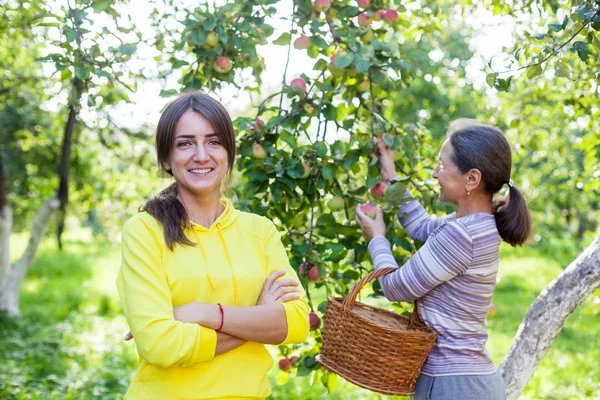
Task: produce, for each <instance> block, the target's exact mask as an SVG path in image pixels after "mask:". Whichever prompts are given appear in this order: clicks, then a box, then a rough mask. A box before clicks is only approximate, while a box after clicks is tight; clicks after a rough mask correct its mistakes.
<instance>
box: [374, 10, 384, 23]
mask: <svg viewBox="0 0 600 400" xmlns="http://www.w3.org/2000/svg"><path fill="white" fill-rule="evenodd" d="M384 15H385V10H377V12H376V13H375V16H374V17H373V19H374V20H375V21H381V20H382V19H383V16H384Z"/></svg>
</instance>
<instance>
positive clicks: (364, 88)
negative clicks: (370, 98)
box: [356, 78, 371, 92]
mask: <svg viewBox="0 0 600 400" xmlns="http://www.w3.org/2000/svg"><path fill="white" fill-rule="evenodd" d="M370 87H371V82H370V81H369V78H365V79H363V81H362V82H361V83H359V84H358V85H357V86H356V88H357V89H358V90H360V91H361V92H366V91H367V90H369V88H370Z"/></svg>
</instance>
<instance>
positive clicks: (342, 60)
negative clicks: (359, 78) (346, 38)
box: [335, 54, 354, 69]
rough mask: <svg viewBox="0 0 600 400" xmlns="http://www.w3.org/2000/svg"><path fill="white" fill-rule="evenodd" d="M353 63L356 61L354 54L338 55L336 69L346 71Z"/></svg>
mask: <svg viewBox="0 0 600 400" xmlns="http://www.w3.org/2000/svg"><path fill="white" fill-rule="evenodd" d="M352 61H354V56H353V55H352V54H338V56H337V57H336V58H335V67H336V68H340V69H344V68H346V67H349V66H350V65H352Z"/></svg>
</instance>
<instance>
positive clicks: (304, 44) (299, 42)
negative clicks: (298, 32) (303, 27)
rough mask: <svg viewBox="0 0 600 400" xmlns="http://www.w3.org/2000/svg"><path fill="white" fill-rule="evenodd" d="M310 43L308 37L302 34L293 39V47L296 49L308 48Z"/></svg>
mask: <svg viewBox="0 0 600 400" xmlns="http://www.w3.org/2000/svg"><path fill="white" fill-rule="evenodd" d="M310 43H311V41H310V38H309V37H308V36H304V35H302V36H300V37H299V38H298V39H296V40H294V48H296V49H298V50H302V49H308V48H309V47H310Z"/></svg>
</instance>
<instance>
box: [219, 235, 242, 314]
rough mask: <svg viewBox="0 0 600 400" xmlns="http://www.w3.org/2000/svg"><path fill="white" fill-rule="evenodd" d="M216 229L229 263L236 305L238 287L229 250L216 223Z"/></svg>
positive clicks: (236, 303)
mask: <svg viewBox="0 0 600 400" xmlns="http://www.w3.org/2000/svg"><path fill="white" fill-rule="evenodd" d="M217 230H218V231H219V238H221V243H222V244H223V249H224V250H225V257H227V262H228V263H229V271H231V279H232V281H233V293H234V295H235V305H236V306H237V305H238V288H237V279H235V274H234V273H233V264H232V262H231V257H230V256H229V250H228V249H227V243H226V242H225V237H223V231H222V230H221V224H217Z"/></svg>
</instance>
